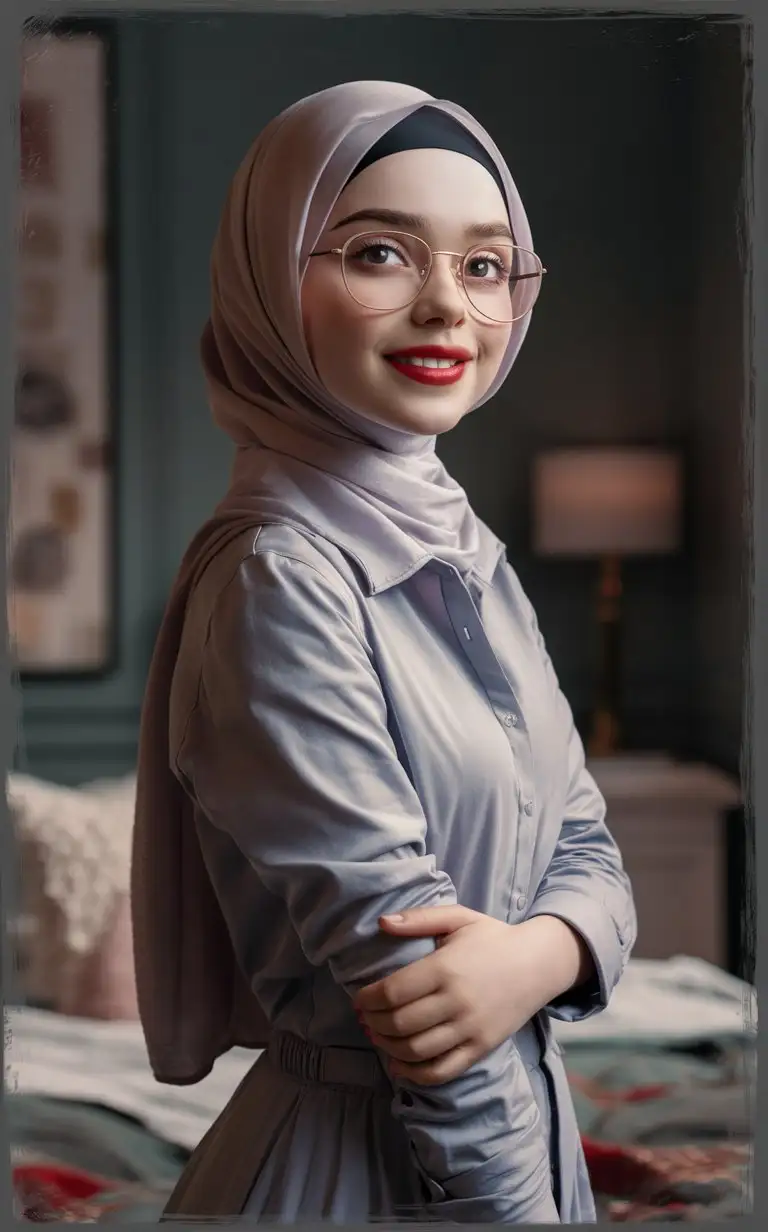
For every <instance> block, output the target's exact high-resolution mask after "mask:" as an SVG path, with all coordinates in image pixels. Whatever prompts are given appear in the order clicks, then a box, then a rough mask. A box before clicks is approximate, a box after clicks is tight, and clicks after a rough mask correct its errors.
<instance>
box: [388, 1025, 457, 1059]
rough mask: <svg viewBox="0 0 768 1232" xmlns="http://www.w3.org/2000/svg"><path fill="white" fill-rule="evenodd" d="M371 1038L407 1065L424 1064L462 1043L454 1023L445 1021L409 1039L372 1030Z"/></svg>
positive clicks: (391, 1055)
mask: <svg viewBox="0 0 768 1232" xmlns="http://www.w3.org/2000/svg"><path fill="white" fill-rule="evenodd" d="M369 1039H370V1041H371V1043H372V1044H373V1045H374V1047H375V1048H378V1049H379V1050H380V1051H381V1052H384V1053H386V1055H387V1056H388V1057H390V1058H391V1059H392V1060H393V1061H396V1062H398V1063H403V1062H404V1063H405V1064H406V1065H423V1064H424V1063H425V1062H429V1061H434V1060H435V1059H438V1058H440V1057H442V1056H443V1055H444V1054H445V1053H450V1052H451V1051H452V1050H456V1048H457V1046H458V1045H459V1044H461V1043H462V1041H461V1040H460V1039H459V1038H458V1037H457V1032H456V1027H455V1025H454V1024H453V1023H444V1024H443V1025H442V1026H439V1027H434V1028H433V1029H432V1030H431V1031H422V1032H421V1033H420V1034H418V1035H411V1036H409V1037H408V1038H407V1039H393V1038H392V1037H391V1036H383V1035H377V1034H376V1032H375V1031H372V1032H370V1035H369Z"/></svg>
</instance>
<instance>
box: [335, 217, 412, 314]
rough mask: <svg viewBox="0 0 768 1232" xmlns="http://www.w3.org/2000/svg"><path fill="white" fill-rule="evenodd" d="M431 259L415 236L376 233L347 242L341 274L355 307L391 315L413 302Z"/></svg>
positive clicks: (395, 232) (391, 232)
mask: <svg viewBox="0 0 768 1232" xmlns="http://www.w3.org/2000/svg"><path fill="white" fill-rule="evenodd" d="M431 259H432V258H431V255H430V251H429V247H428V246H427V245H426V244H425V243H424V242H423V240H420V239H418V238H417V237H416V236H415V235H404V234H403V233H402V232H400V231H382V232H378V231H377V232H371V233H370V234H366V235H357V236H355V238H354V239H353V240H350V242H349V243H348V244H347V245H346V247H345V249H344V259H343V262H342V273H343V275H344V282H345V283H346V287H347V290H348V291H349V294H350V295H351V296H352V298H353V299H355V300H357V302H358V304H362V305H363V307H365V308H375V309H378V310H379V311H391V310H392V309H395V308H404V307H405V306H406V305H407V304H410V303H411V302H412V301H413V300H414V299H415V298H416V296H417V295H418V293H419V291H420V290H421V288H422V286H423V285H424V281H425V279H426V277H427V275H428V273H429V267H430V262H431Z"/></svg>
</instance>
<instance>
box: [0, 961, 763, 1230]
mask: <svg viewBox="0 0 768 1232" xmlns="http://www.w3.org/2000/svg"><path fill="white" fill-rule="evenodd" d="M755 1020H756V1008H755V1002H754V995H753V992H752V990H751V989H749V988H747V987H746V986H745V985H743V984H741V983H740V981H737V980H734V979H732V977H730V976H726V975H724V974H723V973H722V972H719V971H716V970H715V969H713V968H709V967H708V965H707V964H705V963H700V962H697V961H693V960H688V959H679V960H673V961H672V962H669V963H646V962H642V961H641V960H633V961H632V962H630V964H629V969H628V973H627V975H626V976H625V978H624V980H623V981H622V983H621V984H620V985H619V988H618V989H617V992H616V995H615V997H614V1001H613V1003H612V1005H611V1007H610V1009H609V1010H607V1011H605V1012H604V1013H603V1014H601V1015H599V1016H596V1017H595V1018H594V1019H589V1020H587V1021H585V1022H583V1023H580V1024H578V1025H576V1024H559V1023H558V1024H556V1028H555V1029H556V1031H557V1034H558V1038H559V1040H560V1042H561V1044H562V1046H563V1048H564V1052H565V1059H566V1067H567V1069H568V1073H569V1078H570V1082H571V1086H572V1090H573V1093H574V1100H575V1104H576V1111H577V1116H578V1119H579V1125H580V1127H581V1132H582V1139H583V1142H584V1148H585V1153H586V1156H587V1162H588V1165H589V1168H590V1174H591V1176H592V1182H593V1187H594V1189H595V1192H596V1196H597V1199H598V1204H599V1213H600V1217H601V1219H608V1220H611V1221H612V1222H648V1221H663V1222H667V1221H670V1220H674V1221H685V1220H707V1221H716V1220H723V1219H729V1218H733V1217H737V1216H740V1215H743V1214H744V1213H745V1211H747V1210H749V1209H750V1200H749V1190H750V1176H751V1138H752V1128H751V1127H752V1092H753V1090H754V1082H755ZM8 1027H9V1030H8V1032H7V1034H8V1035H9V1036H10V1042H9V1047H8V1051H7V1054H6V1069H7V1085H8V1087H9V1095H8V1098H7V1101H6V1105H7V1107H8V1114H9V1122H10V1129H11V1137H12V1144H13V1164H14V1182H15V1189H16V1195H17V1202H18V1206H19V1213H20V1215H21V1217H22V1218H24V1219H27V1220H30V1219H32V1220H35V1221H36V1222H40V1221H41V1220H42V1221H47V1220H56V1221H61V1220H66V1221H69V1222H99V1223H110V1222H116V1223H137V1222H156V1221H157V1219H158V1217H159V1214H160V1212H161V1210H162V1208H163V1205H164V1203H165V1200H166V1197H167V1195H168V1193H169V1192H170V1189H171V1188H172V1186H173V1183H174V1180H175V1178H176V1176H178V1174H179V1172H180V1171H181V1169H182V1167H183V1165H184V1161H185V1160H186V1158H187V1157H188V1154H189V1152H190V1151H191V1150H192V1148H193V1147H194V1146H195V1145H196V1143H197V1141H198V1140H199V1139H200V1137H202V1135H203V1133H205V1131H206V1130H207V1128H208V1126H209V1125H210V1123H211V1122H212V1121H213V1120H214V1118H215V1117H216V1116H217V1115H218V1113H219V1111H220V1110H221V1108H223V1106H224V1104H225V1103H226V1102H227V1100H228V1098H229V1096H230V1095H231V1093H232V1092H233V1091H234V1089H235V1087H236V1086H237V1084H238V1082H239V1081H240V1079H241V1078H242V1076H243V1075H244V1073H245V1072H246V1070H247V1068H248V1067H249V1066H250V1065H252V1064H253V1061H254V1054H253V1053H250V1052H247V1051H245V1050H243V1049H233V1050H232V1052H231V1053H229V1054H228V1055H227V1056H225V1057H222V1058H221V1059H220V1060H219V1062H217V1064H216V1066H215V1067H214V1071H213V1073H212V1074H211V1075H209V1076H208V1078H206V1079H205V1080H204V1081H203V1082H201V1083H198V1084H197V1085H196V1086H193V1087H182V1088H172V1087H162V1086H160V1085H159V1084H157V1083H155V1081H154V1079H153V1077H152V1075H151V1073H150V1070H149V1066H148V1064H147V1061H146V1054H145V1051H144V1044H143V1038H142V1035H141V1030H140V1028H139V1027H138V1025H137V1024H135V1023H105V1022H92V1021H89V1020H85V1019H71V1018H64V1017H62V1016H60V1015H56V1014H53V1013H46V1012H44V1011H36V1010H30V1009H16V1010H14V1009H11V1010H10V1011H9V1012H8Z"/></svg>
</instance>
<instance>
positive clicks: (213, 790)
mask: <svg viewBox="0 0 768 1232" xmlns="http://www.w3.org/2000/svg"><path fill="white" fill-rule="evenodd" d="M181 760H182V759H180V769H182V770H183V773H184V774H185V776H186V777H187V778H188V779H189V780H190V781H191V785H192V788H193V790H194V793H195V795H196V797H197V799H198V800H199V802H200V806H201V807H202V809H203V810H204V811H205V813H206V815H207V816H208V818H209V819H210V821H211V822H212V823H213V824H214V825H215V826H217V827H219V828H220V829H222V830H223V831H225V832H226V833H227V834H229V835H230V836H231V838H232V839H233V840H234V841H235V843H236V844H237V845H238V847H239V848H240V850H241V851H242V852H243V854H244V855H245V856H246V857H247V859H248V860H249V862H250V864H251V865H252V867H253V868H254V870H255V871H256V873H257V875H258V876H259V878H260V880H261V882H262V884H263V885H264V886H265V888H266V889H267V890H268V891H269V892H271V893H272V894H274V895H275V896H276V897H277V898H279V899H280V900H281V901H282V902H283V903H284V904H285V905H286V908H287V911H288V914H289V917H290V920H291V923H292V926H293V928H294V929H295V931H296V934H297V936H298V938H299V940H300V943H301V946H302V949H303V951H304V954H305V956H306V958H307V960H308V961H309V962H310V963H312V964H313V965H315V966H317V967H320V966H327V968H328V969H329V970H330V971H331V973H332V975H333V978H334V980H335V981H336V983H337V984H338V985H339V986H340V987H341V988H343V989H344V990H345V991H346V993H347V994H349V996H350V997H352V996H354V994H355V993H356V992H357V991H358V990H359V989H360V988H362V987H363V986H364V985H366V984H370V983H371V982H373V981H375V980H378V979H380V978H382V977H384V976H385V975H387V974H390V973H391V972H392V971H394V970H396V969H398V968H401V967H403V966H405V965H407V964H408V963H410V962H413V961H415V960H416V959H418V958H421V957H423V956H424V955H425V954H427V953H429V952H430V951H431V950H432V949H433V948H434V944H435V943H434V941H433V940H431V939H414V940H410V941H399V940H397V939H396V938H391V937H387V936H386V935H385V934H383V933H382V932H381V930H380V929H379V924H378V920H379V916H380V915H381V914H383V913H387V912H395V911H402V910H403V909H405V908H408V907H417V906H437V905H439V904H445V903H454V902H455V901H456V893H455V890H454V887H453V884H452V882H451V880H450V878H449V877H448V876H447V875H446V874H445V873H444V872H442V871H441V870H440V869H438V868H437V867H436V862H435V859H434V857H433V856H432V855H431V854H429V853H428V851H427V844H426V821H425V818H424V814H423V811H422V808H421V805H420V803H419V800H418V797H417V795H416V793H415V791H414V789H413V786H412V784H411V782H410V780H409V778H408V776H407V774H406V773H405V771H404V769H403V767H402V765H401V764H400V762H399V761H398V758H397V754H396V750H395V746H394V744H393V742H392V739H391V737H390V734H389V729H388V724H387V708H386V702H385V698H384V695H383V692H382V689H381V685H380V682H379V680H378V677H377V675H376V672H375V670H374V667H373V664H372V660H371V655H370V652H369V648H368V646H367V643H366V640H365V636H364V633H363V630H362V628H361V626H360V624H359V618H358V614H357V608H356V604H355V600H354V596H353V594H352V592H351V591H350V590H348V588H347V587H346V584H345V583H344V582H343V580H342V579H341V578H340V577H339V576H337V575H336V574H335V573H334V571H333V570H332V569H331V567H330V566H328V565H325V563H324V562H323V568H319V567H316V566H315V565H314V564H312V563H309V562H308V561H307V560H305V559H294V558H292V557H288V556H285V555H282V554H280V553H277V552H274V551H267V550H263V551H257V552H256V553H254V554H253V555H252V556H250V557H248V558H247V560H245V561H243V562H242V563H241V565H240V567H239V569H238V571H237V573H236V575H235V576H234V577H233V578H232V580H231V581H230V582H229V584H228V585H227V586H226V587H225V588H224V589H223V590H222V591H221V592H220V594H219V595H218V597H217V601H216V605H215V608H214V612H213V615H212V619H211V624H210V628H209V632H208V638H207V642H206V647H205V651H204V656H203V668H202V677H201V682H200V689H199V695H198V699H197V705H196V707H195V711H194V714H193V716H192V718H191V719H190V722H189V723H188V726H187V733H186V736H185V740H184V745H183V765H181ZM258 926H259V921H257V920H254V927H258ZM392 1107H393V1114H394V1116H395V1117H396V1118H397V1119H398V1120H399V1121H400V1122H401V1124H402V1125H403V1127H404V1129H405V1131H406V1133H407V1134H408V1137H409V1139H410V1142H411V1145H412V1148H413V1151H414V1162H415V1164H416V1166H417V1168H418V1169H419V1171H420V1173H421V1176H422V1178H423V1180H424V1183H425V1189H426V1191H427V1193H428V1194H429V1199H428V1200H427V1202H426V1203H425V1206H426V1210H427V1212H428V1213H430V1214H432V1215H434V1216H435V1217H437V1218H445V1219H448V1220H454V1221H458V1222H486V1223H507V1222H509V1223H558V1222H559V1217H558V1213H557V1208H556V1205H555V1202H554V1198H553V1195H552V1188H551V1177H550V1161H549V1154H548V1150H547V1144H546V1142H545V1137H544V1134H543V1132H542V1126H541V1122H540V1119H539V1113H538V1110H537V1108H536V1104H535V1100H534V1097H533V1092H532V1089H531V1085H530V1080H529V1078H528V1075H527V1073H526V1070H525V1067H524V1065H523V1063H522V1061H521V1059H520V1056H519V1054H518V1052H517V1050H516V1048H515V1046H514V1044H513V1043H512V1041H508V1042H506V1043H505V1044H504V1045H502V1046H501V1047H500V1048H498V1049H496V1050H495V1051H494V1052H493V1053H492V1054H491V1055H490V1056H488V1057H487V1058H485V1059H484V1060H483V1061H481V1062H478V1063H477V1064H476V1065H474V1066H473V1067H472V1068H471V1069H469V1070H468V1071H467V1072H466V1073H465V1074H463V1075H462V1076H461V1077H459V1078H457V1079H456V1080H455V1081H452V1082H449V1083H446V1084H444V1085H443V1086H440V1087H433V1088H419V1087H417V1086H416V1085H415V1084H410V1083H406V1082H401V1081H399V1080H397V1081H394V1082H393V1105H392Z"/></svg>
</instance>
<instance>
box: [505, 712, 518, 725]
mask: <svg viewBox="0 0 768 1232" xmlns="http://www.w3.org/2000/svg"><path fill="white" fill-rule="evenodd" d="M504 726H505V727H517V715H516V714H505V715H504Z"/></svg>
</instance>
